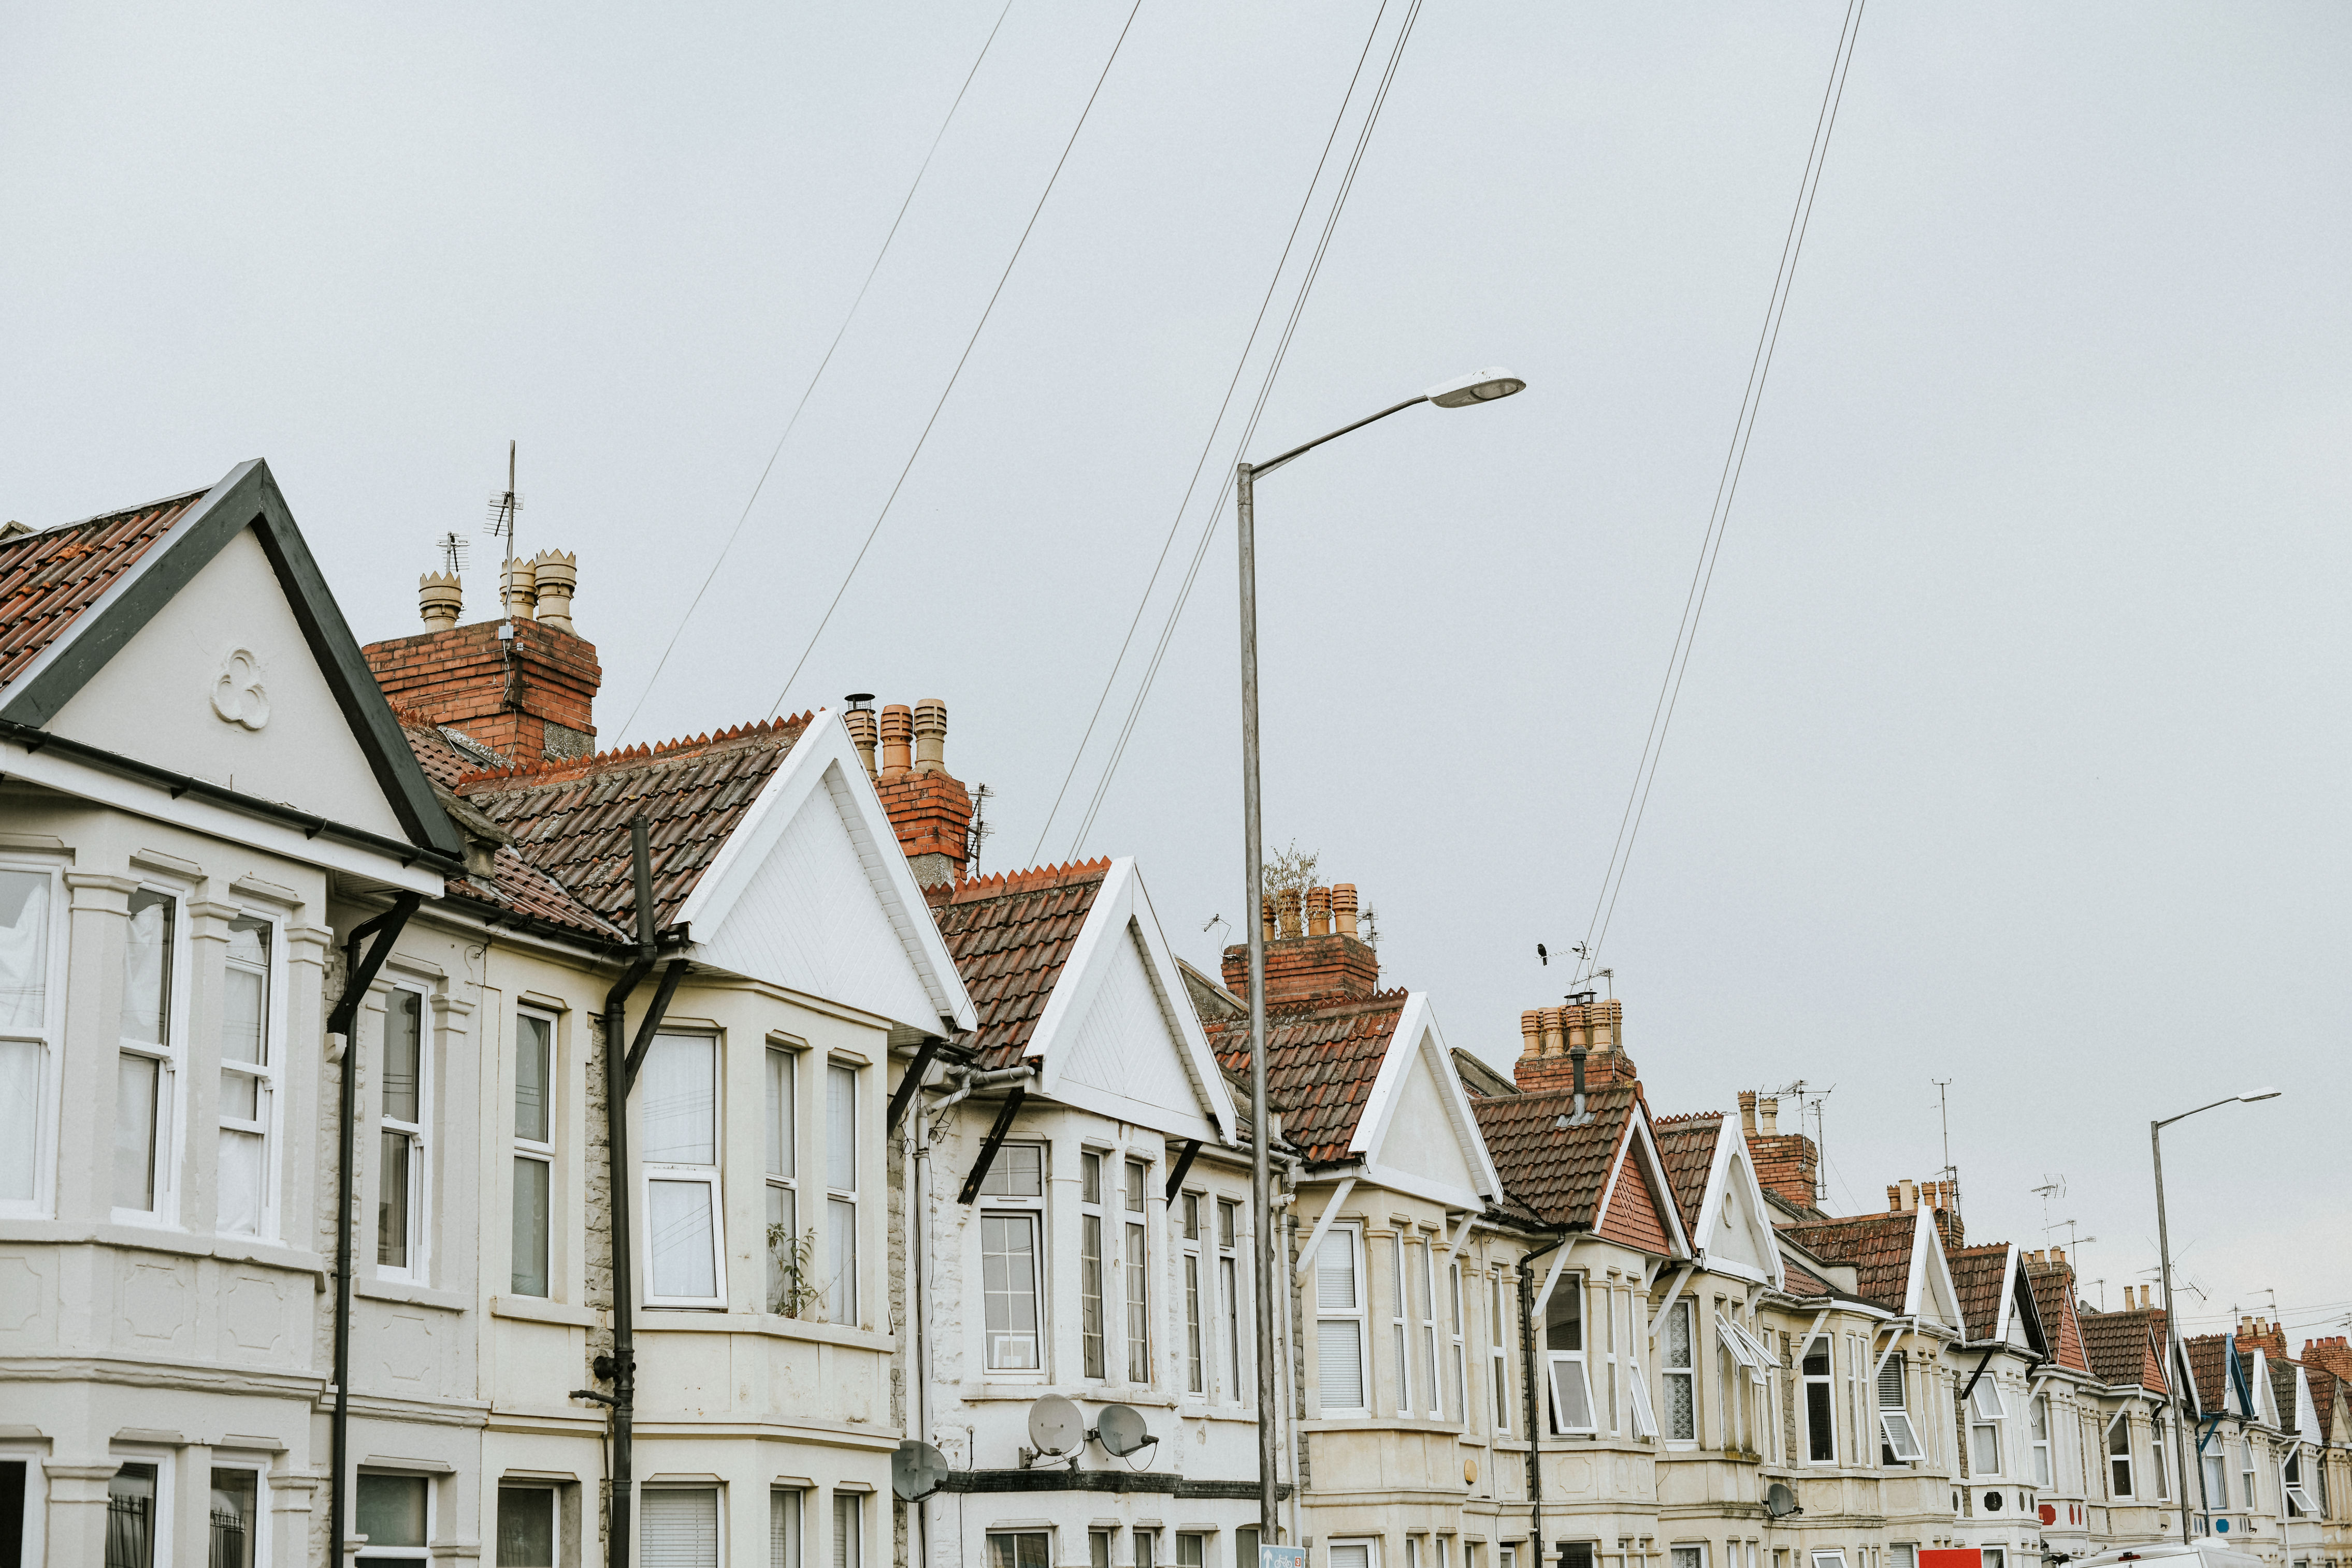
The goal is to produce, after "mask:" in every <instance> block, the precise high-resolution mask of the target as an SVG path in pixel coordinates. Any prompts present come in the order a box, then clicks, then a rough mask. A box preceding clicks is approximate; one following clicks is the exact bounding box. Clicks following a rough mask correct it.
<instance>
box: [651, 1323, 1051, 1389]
mask: <svg viewBox="0 0 2352 1568" xmlns="http://www.w3.org/2000/svg"><path fill="white" fill-rule="evenodd" d="M637 1333H750V1334H763V1335H765V1336H767V1337H768V1338H770V1339H797V1340H807V1341H809V1342H811V1343H815V1344H837V1345H843V1346H845V1347H847V1348H849V1349H852V1350H872V1351H879V1352H881V1353H883V1354H889V1353H891V1352H893V1351H896V1350H897V1349H898V1336H897V1335H895V1334H887V1333H875V1332H874V1331H873V1330H872V1329H861V1328H853V1327H851V1326H850V1325H849V1324H847V1323H827V1322H815V1321H814V1320H811V1319H806V1318H782V1317H777V1316H776V1315H774V1314H773V1313H771V1312H715V1311H713V1310H711V1309H709V1308H707V1307H705V1308H701V1309H695V1308H683V1307H653V1306H646V1307H640V1308H638V1309H637ZM1030 1397H1034V1390H1033V1391H1032V1392H1031V1395H1030Z"/></svg>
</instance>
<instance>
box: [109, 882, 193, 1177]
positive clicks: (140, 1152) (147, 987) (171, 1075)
mask: <svg viewBox="0 0 2352 1568" xmlns="http://www.w3.org/2000/svg"><path fill="white" fill-rule="evenodd" d="M179 914H180V901H179V900H178V899H176V898H174V897H173V895H172V894H168V893H159V892H157V891H156V890H155V889H153V888H151V887H142V888H140V889H138V890H137V891H136V892H134V893H132V894H131V921H130V925H129V928H128V930H126V931H125V933H124V936H123V952H122V1022H121V1050H120V1051H119V1053H118V1055H117V1058H116V1065H115V1090H114V1207H115V1208H116V1210H117V1211H118V1212H120V1213H121V1214H123V1215H125V1216H127V1217H135V1218H148V1219H164V1218H169V1216H170V1213H171V1208H172V1199H173V1195H174V1188H175V1187H176V1186H177V1185H178V1184H177V1182H176V1181H175V1180H174V1179H173V1176H174V1173H175V1172H176V1171H177V1169H178V1166H179V1161H178V1158H177V1157H176V1155H174V1153H173V1130H174V1127H175V1125H176V1124H177V1122H178V1120H179V1118H178V1107H179V1081H180V1031H179V1023H180V1010H181V1009H180V1008H179V1006H178V1002H179V992H180V985H179V974H180V970H181V967H182V966H181V963H180V920H179Z"/></svg>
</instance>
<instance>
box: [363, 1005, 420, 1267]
mask: <svg viewBox="0 0 2352 1568" xmlns="http://www.w3.org/2000/svg"><path fill="white" fill-rule="evenodd" d="M432 1065H433V1063H432V1053H431V1052H430V1051H427V1050H426V1049H425V996H424V993H423V992H421V991H413V990H409V989H407V988H404V987H402V988H394V990H393V992H392V993H391V995H389V996H387V997H385V998H384V1007H383V1074H382V1077H383V1097H382V1100H381V1102H380V1109H379V1120H378V1124H377V1133H378V1137H377V1152H378V1158H377V1165H376V1202H375V1261H376V1268H377V1269H378V1270H380V1271H381V1272H383V1273H386V1274H392V1275H396V1276H398V1277H400V1278H403V1279H410V1280H422V1279H424V1278H425V1236H426V1234H427V1231H428V1227H427V1226H426V1224H425V1215H426V1199H427V1173H428V1172H429V1171H430V1169H431V1168H432V1161H431V1158H430V1150H431V1147H432V1125H431V1122H432V1108H433V1094H432V1085H431V1084H430V1083H429V1082H427V1081H426V1080H427V1079H428V1077H429V1076H430V1073H431V1070H432Z"/></svg>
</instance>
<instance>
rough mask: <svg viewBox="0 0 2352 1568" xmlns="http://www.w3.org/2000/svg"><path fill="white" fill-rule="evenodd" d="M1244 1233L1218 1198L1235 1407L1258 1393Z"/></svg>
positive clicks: (1222, 1318) (1235, 1206)
mask: <svg viewBox="0 0 2352 1568" xmlns="http://www.w3.org/2000/svg"><path fill="white" fill-rule="evenodd" d="M1243 1235H1244V1222H1243V1219H1242V1206H1241V1202H1240V1200H1239V1199H1237V1198H1230V1197H1221V1198H1219V1199H1217V1293H1218V1296H1219V1299H1220V1303H1221V1306H1222V1309H1223V1310H1222V1312H1220V1313H1219V1316H1218V1326H1219V1328H1220V1329H1221V1330H1222V1331H1223V1341H1222V1343H1220V1344H1219V1346H1218V1349H1219V1350H1220V1352H1221V1353H1222V1354H1220V1355H1219V1357H1218V1360H1219V1362H1220V1366H1219V1368H1218V1371H1219V1372H1220V1374H1221V1375H1223V1376H1224V1377H1225V1378H1226V1379H1227V1380H1228V1386H1227V1387H1226V1388H1225V1389H1224V1390H1223V1394H1224V1397H1225V1398H1226V1399H1227V1400H1228V1401H1230V1402H1231V1403H1233V1404H1236V1405H1244V1404H1247V1403H1248V1402H1249V1399H1250V1396H1252V1395H1253V1394H1254V1393H1255V1392H1256V1391H1255V1389H1253V1388H1251V1387H1250V1386H1249V1382H1248V1379H1247V1378H1245V1377H1244V1376H1243V1372H1244V1368H1245V1365H1246V1357H1247V1356H1248V1354H1249V1352H1250V1348H1251V1347H1250V1343H1249V1339H1248V1336H1246V1335H1244V1333H1242V1293H1243V1291H1245V1290H1246V1289H1247V1288H1248V1283H1247V1281H1248V1276H1247V1275H1246V1274H1245V1273H1244V1272H1243V1270H1244V1263H1243V1260H1242V1249H1241V1240H1242V1237H1243ZM1246 1568H1256V1564H1255V1563H1250V1564H1247V1565H1246Z"/></svg>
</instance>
